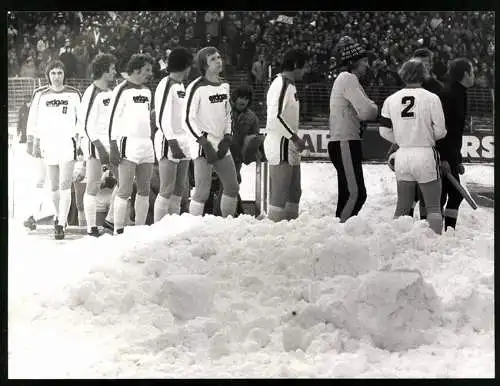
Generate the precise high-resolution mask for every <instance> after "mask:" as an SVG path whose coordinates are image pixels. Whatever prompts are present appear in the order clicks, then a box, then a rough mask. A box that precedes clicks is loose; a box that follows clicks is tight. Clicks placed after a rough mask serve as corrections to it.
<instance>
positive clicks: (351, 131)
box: [328, 37, 378, 223]
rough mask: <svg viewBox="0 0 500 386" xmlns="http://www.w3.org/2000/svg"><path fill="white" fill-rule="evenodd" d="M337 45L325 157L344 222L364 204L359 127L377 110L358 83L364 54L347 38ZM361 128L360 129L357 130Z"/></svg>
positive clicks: (365, 59) (363, 69)
mask: <svg viewBox="0 0 500 386" xmlns="http://www.w3.org/2000/svg"><path fill="white" fill-rule="evenodd" d="M343 39H345V42H344V43H342V42H341V43H339V44H340V45H341V47H340V50H341V52H340V59H341V65H342V66H345V67H347V71H343V72H341V73H340V74H339V75H338V76H337V78H336V79H335V82H334V83H333V87H332V92H331V95H330V142H328V155H329V156H330V160H331V161H332V163H333V166H335V169H337V181H338V182H337V183H338V192H339V194H338V202H337V210H336V212H335V215H336V217H339V218H340V222H342V223H343V222H345V221H346V220H347V219H348V218H350V217H351V216H356V215H357V214H358V213H359V211H360V210H361V207H362V206H363V204H364V203H365V201H366V187H365V181H364V177H363V164H362V158H363V156H362V148H361V136H362V134H363V133H362V130H363V129H362V127H363V126H362V124H363V121H367V120H372V119H375V118H376V117H377V114H378V107H377V105H376V104H375V102H373V101H372V100H371V99H370V98H368V96H367V95H366V93H365V91H364V89H363V87H362V86H361V84H360V82H359V79H360V78H362V77H363V76H364V75H365V74H366V71H367V70H368V68H369V67H370V64H369V63H368V57H367V55H368V53H367V52H366V51H365V49H364V48H363V47H361V46H360V45H359V44H358V43H356V42H354V41H353V40H352V39H350V38H348V37H347V38H343ZM360 128H361V129H360Z"/></svg>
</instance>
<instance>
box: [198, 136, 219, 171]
mask: <svg viewBox="0 0 500 386" xmlns="http://www.w3.org/2000/svg"><path fill="white" fill-rule="evenodd" d="M198 143H199V144H200V145H201V147H202V148H203V152H204V153H205V158H206V159H207V162H208V163H209V164H212V163H214V162H215V161H217V160H218V159H219V156H218V155H217V152H216V151H215V149H214V147H213V146H212V144H211V143H210V142H209V141H208V139H207V137H205V136H204V135H202V136H201V137H200V139H199V140H198Z"/></svg>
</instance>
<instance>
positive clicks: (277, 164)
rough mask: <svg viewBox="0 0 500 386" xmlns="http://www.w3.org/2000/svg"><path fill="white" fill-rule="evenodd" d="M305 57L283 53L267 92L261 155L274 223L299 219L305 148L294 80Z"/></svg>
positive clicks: (300, 73) (294, 52)
mask: <svg viewBox="0 0 500 386" xmlns="http://www.w3.org/2000/svg"><path fill="white" fill-rule="evenodd" d="M306 59H307V57H306V54H305V53H304V52H303V51H302V50H298V49H292V50H289V51H287V52H286V53H285V55H284V57H283V63H282V65H281V73H279V74H278V75H277V76H276V77H275V78H274V80H273V81H272V82H271V85H270V86H269V90H268V91H267V97H266V100H267V122H266V129H267V135H266V138H265V139H264V152H265V154H266V158H267V162H268V165H269V207H268V218H269V219H271V220H273V221H274V222H278V221H281V220H292V219H295V218H297V217H298V216H299V202H300V197H301V195H302V189H301V176H300V159H301V157H300V153H301V152H302V150H304V148H305V143H304V141H303V140H302V139H301V138H299V137H298V135H297V133H298V131H299V109H300V108H299V106H300V103H299V98H298V96H297V88H296V87H295V81H296V80H301V79H302V77H303V76H304V65H305V63H306Z"/></svg>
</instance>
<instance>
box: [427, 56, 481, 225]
mask: <svg viewBox="0 0 500 386" xmlns="http://www.w3.org/2000/svg"><path fill="white" fill-rule="evenodd" d="M473 85H474V67H473V66H472V64H471V62H470V61H469V60H467V59H465V58H458V59H454V60H452V61H451V62H450V63H449V84H448V85H447V86H446V87H445V89H444V91H443V94H442V97H441V102H442V105H443V111H444V116H445V121H446V131H447V134H446V136H445V137H444V138H443V139H441V140H439V141H437V142H436V148H437V150H438V152H439V157H440V158H441V169H442V171H443V187H442V195H441V207H442V210H443V217H444V229H445V231H446V229H447V228H448V227H452V228H455V225H456V223H457V217H458V208H459V206H460V203H461V202H462V200H463V197H462V195H461V194H460V193H459V192H458V191H457V189H456V188H455V187H454V186H453V185H452V184H451V182H450V181H449V180H448V178H446V177H444V176H445V174H446V173H451V174H452V175H453V176H454V177H455V178H456V179H457V180H458V181H460V177H459V175H460V174H464V172H465V169H464V166H463V164H462V154H461V150H462V135H463V132H464V127H465V119H466V114H467V89H468V88H469V87H472V86H473Z"/></svg>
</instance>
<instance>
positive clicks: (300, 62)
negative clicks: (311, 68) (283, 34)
mask: <svg viewBox="0 0 500 386" xmlns="http://www.w3.org/2000/svg"><path fill="white" fill-rule="evenodd" d="M306 60H307V55H306V53H305V52H304V51H303V50H301V49H295V48H294V49H291V50H288V51H287V52H285V55H284V56H283V62H282V63H281V71H293V70H295V69H300V68H304V66H305V64H306Z"/></svg>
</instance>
